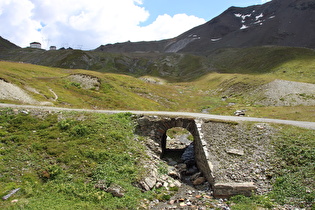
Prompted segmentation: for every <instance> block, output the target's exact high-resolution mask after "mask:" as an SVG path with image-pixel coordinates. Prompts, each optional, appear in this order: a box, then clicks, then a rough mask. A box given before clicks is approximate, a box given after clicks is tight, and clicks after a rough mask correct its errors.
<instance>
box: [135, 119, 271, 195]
mask: <svg viewBox="0 0 315 210" xmlns="http://www.w3.org/2000/svg"><path fill="white" fill-rule="evenodd" d="M137 120H138V126H137V129H136V131H137V133H138V134H140V135H142V136H148V137H150V138H151V139H153V140H154V141H155V142H156V143H158V145H159V147H160V148H159V149H160V151H161V150H162V153H163V151H165V150H166V141H167V136H166V132H167V130H169V129H171V128H174V127H181V128H185V129H187V130H188V131H189V132H190V133H191V134H192V136H193V138H194V141H193V142H194V150H195V160H196V163H197V166H198V168H199V170H200V171H201V172H202V173H203V175H204V176H205V177H206V179H207V180H208V182H209V183H210V184H211V186H212V189H213V191H214V196H215V197H217V198H226V197H230V196H233V195H237V194H243V195H246V196H248V195H251V193H252V192H253V191H258V192H259V193H263V192H267V191H268V190H270V189H269V188H270V183H269V181H270V180H269V179H268V172H269V170H271V162H272V161H269V160H270V159H271V157H270V156H271V154H272V153H273V151H272V149H271V147H270V146H269V142H270V141H271V137H272V134H273V130H274V129H273V128H272V127H271V126H269V125H268V124H264V123H253V122H250V123H248V122H231V121H222V120H203V119H195V118H186V117H169V116H143V115H142V116H138V118H137Z"/></svg>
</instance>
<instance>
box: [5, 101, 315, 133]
mask: <svg viewBox="0 0 315 210" xmlns="http://www.w3.org/2000/svg"><path fill="white" fill-rule="evenodd" d="M0 107H8V108H18V109H41V110H47V111H78V112H95V113H106V114H115V113H124V112H130V113H132V114H137V115H162V116H168V117H174V116H175V117H190V118H200V119H204V120H224V121H247V122H264V123H276V124H286V125H293V126H297V127H302V128H307V129H312V130H315V122H307V121H294V120H279V119H269V118H256V117H237V116H223V115H211V114H202V113H191V112H165V111H132V110H93V109H70V108H61V107H49V106H32V105H15V104H5V103H0Z"/></svg>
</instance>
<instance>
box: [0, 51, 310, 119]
mask: <svg viewBox="0 0 315 210" xmlns="http://www.w3.org/2000/svg"><path fill="white" fill-rule="evenodd" d="M255 52H256V54H255ZM254 55H256V56H258V57H257V59H255V57H254ZM148 56H150V55H148ZM148 56H147V57H148ZM172 56H173V57H172ZM172 56H171V57H168V56H166V57H165V59H166V60H168V61H169V62H171V63H172V62H175V61H174V60H172V59H173V58H174V57H176V56H178V57H180V55H172ZM152 57H155V55H152ZM227 58H229V59H227ZM165 59H164V60H165ZM198 59H199V58H198V56H197V57H196V56H189V55H187V56H186V57H185V59H182V60H180V61H181V62H179V63H178V62H177V61H176V62H175V63H176V65H177V66H176V67H173V68H177V69H178V70H176V71H175V72H173V71H172V69H169V71H170V72H171V73H170V74H174V76H176V75H179V74H180V73H181V71H180V70H181V66H187V67H186V69H194V68H195V66H197V67H198V68H201V69H205V67H204V66H206V64H205V63H204V62H205V59H202V60H198ZM175 60H176V59H175ZM197 61H198V62H197ZM143 62H144V61H143ZM199 62H201V63H202V66H200V65H201V64H200V63H199ZM207 62H208V64H207V65H210V64H211V65H212V68H214V69H219V70H217V71H222V72H224V71H226V73H208V74H206V75H204V76H201V77H199V79H197V80H194V81H191V82H185V83H184V82H181V83H164V84H163V85H157V84H149V83H146V82H143V81H142V80H139V79H137V78H135V77H132V76H127V75H118V74H111V73H102V72H96V71H84V70H76V69H56V68H48V67H42V66H36V65H29V64H19V63H10V62H1V63H0V68H1V71H0V78H1V77H2V78H4V79H6V80H7V81H9V82H12V83H14V84H17V85H19V86H20V87H22V88H24V87H25V85H27V86H30V87H34V88H35V89H37V90H38V91H39V92H40V93H41V95H39V94H33V93H30V94H32V95H33V97H34V98H35V99H37V100H39V101H47V99H48V100H49V98H53V97H54V96H53V94H52V92H51V91H49V89H52V90H53V91H54V92H55V93H56V94H57V95H58V96H59V98H58V100H57V101H56V102H54V101H52V100H51V99H50V100H49V101H51V102H53V103H54V104H55V105H56V106H68V107H80V108H92V109H95V108H96V109H129V110H140V109H142V110H172V111H193V112H200V111H201V110H202V109H207V110H208V111H209V112H210V113H212V114H224V115H232V114H233V112H234V111H235V110H236V109H246V110H247V115H249V116H253V117H270V118H279V119H293V120H305V121H314V119H315V117H314V115H315V114H314V110H315V107H314V106H307V107H305V106H299V107H257V106H253V105H252V102H253V101H255V100H258V99H256V98H255V96H251V97H250V98H248V97H247V96H246V93H248V92H249V91H251V90H253V89H254V88H256V87H257V86H259V85H261V84H264V83H268V82H271V81H273V80H275V79H284V80H292V81H299V82H309V83H314V81H315V75H314V69H315V53H314V51H312V50H308V49H300V48H282V47H280V48H279V47H277V48H275V47H265V48H249V49H232V50H231V49H225V50H221V51H219V52H216V54H213V55H212V56H209V57H208V61H207ZM187 63H188V64H190V65H188V64H187ZM186 64H187V65H186ZM116 67H117V66H116ZM108 68H110V67H108ZM198 68H197V69H198ZM248 69H249V70H250V71H249V70H248ZM255 69H256V71H254V70H255ZM164 70H165V69H164ZM173 70H174V69H173ZM183 71H184V72H185V70H183ZM235 71H237V72H240V73H243V74H240V73H233V72H235ZM172 72H173V73H172ZM74 73H84V74H89V75H93V76H96V77H98V78H100V79H101V82H102V85H101V88H100V90H99V91H95V90H84V89H82V88H79V87H77V86H75V85H74V84H73V83H72V82H71V81H69V80H67V76H68V75H70V74H74ZM204 73H205V72H203V73H201V72H199V71H197V72H196V75H199V76H200V75H202V74H204ZM151 74H153V75H155V74H157V73H154V72H151ZM183 74H184V78H186V76H187V75H188V73H187V72H186V73H183ZM165 78H170V76H169V75H168V76H167V75H166V76H165ZM178 79H179V80H180V79H181V77H180V76H178ZM223 96H227V97H228V99H227V100H226V101H222V100H221V97H223ZM2 101H3V100H2ZM3 102H5V101H3ZM229 103H235V105H233V106H230V105H229Z"/></svg>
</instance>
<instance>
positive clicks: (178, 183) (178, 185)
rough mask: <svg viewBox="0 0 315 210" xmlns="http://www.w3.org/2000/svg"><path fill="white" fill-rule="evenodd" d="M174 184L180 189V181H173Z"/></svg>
mask: <svg viewBox="0 0 315 210" xmlns="http://www.w3.org/2000/svg"><path fill="white" fill-rule="evenodd" d="M174 184H175V186H176V187H181V186H182V183H181V182H180V181H178V180H175V181H174Z"/></svg>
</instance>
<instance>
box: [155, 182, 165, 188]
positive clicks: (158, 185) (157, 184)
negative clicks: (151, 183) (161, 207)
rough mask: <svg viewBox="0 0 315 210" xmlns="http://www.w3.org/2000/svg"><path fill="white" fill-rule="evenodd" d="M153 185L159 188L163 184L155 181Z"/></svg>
mask: <svg viewBox="0 0 315 210" xmlns="http://www.w3.org/2000/svg"><path fill="white" fill-rule="evenodd" d="M155 187H156V188H161V187H163V184H162V183H161V182H157V183H156V184H155Z"/></svg>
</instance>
